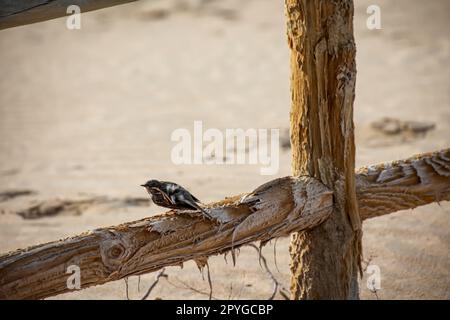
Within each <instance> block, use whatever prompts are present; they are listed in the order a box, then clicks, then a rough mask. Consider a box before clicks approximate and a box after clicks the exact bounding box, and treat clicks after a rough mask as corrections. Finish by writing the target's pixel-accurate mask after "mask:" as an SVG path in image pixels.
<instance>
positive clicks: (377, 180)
mask: <svg viewBox="0 0 450 320" xmlns="http://www.w3.org/2000/svg"><path fill="white" fill-rule="evenodd" d="M356 184H357V197H358V203H359V210H360V214H361V218H362V219H369V218H373V217H378V216H381V215H385V214H389V213H392V212H396V211H399V210H404V209H413V208H416V207H418V206H422V205H425V204H428V203H432V202H440V201H444V200H450V149H445V150H441V151H437V152H433V153H426V154H420V155H417V156H414V157H411V158H409V159H406V160H400V161H392V162H388V163H382V164H378V165H373V166H368V167H363V168H360V169H359V170H358V171H357V175H356Z"/></svg>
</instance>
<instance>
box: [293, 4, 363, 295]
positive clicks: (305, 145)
mask: <svg viewBox="0 0 450 320" xmlns="http://www.w3.org/2000/svg"><path fill="white" fill-rule="evenodd" d="M286 16H287V36H288V44H289V47H290V50H291V91H292V106H291V143H292V150H293V158H292V170H293V175H294V176H298V175H308V176H312V177H315V178H317V179H319V180H320V181H322V183H324V184H325V185H326V186H327V187H329V188H330V189H331V190H333V191H334V203H335V209H334V212H333V213H332V216H331V217H330V218H329V219H328V220H327V221H326V222H324V223H323V224H322V225H320V226H318V227H316V228H315V229H313V230H310V231H305V232H301V233H296V234H294V235H293V237H292V242H291V247H290V252H291V259H292V261H291V272H292V278H291V295H292V298H293V299H357V298H358V297H359V293H358V281H357V280H358V270H359V268H360V259H361V258H360V257H361V219H360V216H359V213H358V203H357V201H356V192H355V173H354V171H355V144H354V134H353V132H354V130H353V100H354V97H355V78H356V67H355V53H356V48H355V42H354V38H353V2H352V0H335V1H330V0H286Z"/></svg>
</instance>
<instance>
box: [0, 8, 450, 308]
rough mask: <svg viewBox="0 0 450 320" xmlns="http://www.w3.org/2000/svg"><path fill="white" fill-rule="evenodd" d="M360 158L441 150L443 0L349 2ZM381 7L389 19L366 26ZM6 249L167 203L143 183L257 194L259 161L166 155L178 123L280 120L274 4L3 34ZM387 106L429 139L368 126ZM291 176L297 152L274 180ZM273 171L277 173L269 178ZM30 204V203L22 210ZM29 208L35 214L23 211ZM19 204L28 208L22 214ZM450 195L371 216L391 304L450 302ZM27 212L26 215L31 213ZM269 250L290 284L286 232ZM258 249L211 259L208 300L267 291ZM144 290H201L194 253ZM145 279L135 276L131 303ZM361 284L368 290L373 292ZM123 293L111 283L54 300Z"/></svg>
mask: <svg viewBox="0 0 450 320" xmlns="http://www.w3.org/2000/svg"><path fill="white" fill-rule="evenodd" d="M355 2H356V4H355V37H356V43H357V50H358V52H357V65H358V67H357V68H358V77H357V92H356V101H355V124H356V140H357V160H356V161H357V166H362V165H367V164H372V163H378V162H383V161H387V160H392V159H400V158H404V157H408V156H410V155H412V154H415V153H420V152H425V151H433V150H437V149H441V148H445V147H449V145H450V106H449V102H450V100H449V78H448V77H449V74H450V63H449V62H450V60H449V57H450V56H449V53H450V51H449V36H448V30H449V25H450V23H449V22H448V17H447V15H448V12H449V10H450V2H448V1H447V0H433V1H428V2H427V5H426V6H424V5H423V3H422V1H420V0H414V1H413V0H401V1H388V0H384V1H375V2H374V1H365V0H364V1H360V0H358V1H355ZM370 4H378V5H379V6H380V8H381V14H382V15H381V18H382V29H381V30H372V31H371V30H368V29H367V28H366V18H367V14H366V8H367V6H368V5H370ZM0 57H1V59H0V70H1V71H2V72H1V77H0V192H3V193H4V192H7V191H14V190H16V191H17V190H31V191H34V193H32V194H29V195H22V196H17V197H12V198H7V197H6V196H4V197H2V198H0V213H1V214H0V252H7V251H9V250H13V249H16V248H20V247H25V246H28V245H33V244H37V243H41V242H45V241H51V240H55V239H59V238H62V237H66V236H69V235H73V234H77V233H80V232H83V231H85V230H89V229H93V228H97V227H100V226H108V225H114V224H118V223H121V222H124V221H130V220H135V219H139V218H141V217H145V216H148V215H149V214H154V213H158V212H161V211H162V210H161V209H160V208H158V207H156V206H154V205H151V206H148V205H147V204H145V203H144V204H143V203H142V202H139V201H137V202H136V205H135V206H130V205H127V204H126V203H123V201H120V199H122V198H124V197H132V198H142V197H146V194H145V193H144V191H143V190H142V188H141V187H139V186H138V185H139V184H140V183H142V182H144V181H145V180H146V179H147V178H150V177H152V178H156V179H165V180H172V181H176V182H179V183H180V184H182V185H184V186H186V187H187V188H188V189H189V190H191V191H192V192H193V193H194V194H195V195H197V196H198V197H199V198H201V199H202V201H204V202H208V201H213V200H218V199H222V198H223V197H225V196H228V195H232V194H238V193H241V192H246V191H249V190H252V189H253V188H255V187H256V186H258V185H259V184H261V183H263V182H265V181H267V180H268V179H269V177H267V176H262V175H260V174H259V166H255V165H228V166H224V165H222V166H221V165H210V166H203V165H182V166H176V165H174V164H173V163H172V162H171V159H170V152H171V148H172V147H173V145H174V144H173V142H171V141H170V134H171V132H172V131H173V130H175V129H177V128H187V129H189V130H192V128H193V121H194V120H202V121H203V125H204V126H205V128H219V129H225V128H244V129H247V128H280V129H286V128H288V126H289V120H288V119H289V104H290V101H289V97H290V93H289V63H288V61H289V60H288V49H287V45H286V38H285V22H284V11H283V3H282V1H255V0H253V1H237V0H235V1H231V0H228V1H175V0H173V1H142V2H138V3H135V4H129V5H123V6H119V7H115V8H111V9H106V10H102V11H97V12H93V13H86V14H83V15H82V29H81V30H76V31H69V30H67V29H66V28H65V19H57V20H53V21H48V22H45V23H39V24H35V25H30V26H24V27H18V28H14V29H9V30H4V31H0ZM385 116H390V117H393V118H397V119H400V120H402V121H408V120H415V121H423V122H427V123H428V122H429V123H432V124H434V125H435V128H434V129H433V130H431V131H429V132H428V133H427V134H425V135H408V134H403V133H399V134H396V135H392V136H386V135H382V134H380V133H377V132H376V131H375V130H374V129H372V127H371V123H372V122H374V121H377V120H380V119H381V118H383V117H385ZM289 172H290V151H289V150H283V151H282V152H281V154H280V170H279V172H278V173H277V175H276V176H284V175H288V174H289ZM270 178H274V177H270ZM93 197H94V198H95V197H108V199H110V198H111V199H119V201H103V202H102V201H100V202H94V203H93V204H91V205H86V206H80V207H79V208H78V207H76V206H75V209H73V208H72V210H65V211H63V212H60V213H58V214H55V215H54V216H48V217H39V218H35V219H29V217H30V216H29V214H31V216H32V215H33V212H31V213H30V211H29V208H30V207H32V206H33V205H36V204H39V203H41V202H42V201H44V202H45V203H52V202H54V201H55V199H90V198H93ZM27 210H28V211H27ZM27 212H28V213H29V214H28V215H27ZM18 213H21V214H22V215H19V214H18ZM449 213H450V205H449V204H448V203H442V204H441V205H440V206H439V205H437V204H434V205H428V206H425V207H421V208H418V209H416V210H413V211H402V212H398V213H395V214H391V215H388V216H384V217H380V218H376V219H372V220H370V221H367V222H365V224H364V239H363V240H364V256H365V259H366V260H367V261H369V260H370V263H371V264H373V265H377V266H379V267H380V271H381V290H379V291H378V292H377V295H378V297H380V298H385V299H431V298H433V299H434V298H436V299H449V298H450V256H449V247H450V246H449V245H450V217H449ZM23 216H25V217H28V218H27V219H25V218H23ZM273 244H274V243H272V244H270V245H269V246H267V247H265V249H264V253H265V255H266V256H267V259H268V260H269V265H270V266H271V268H272V269H273V270H274V272H275V275H276V276H277V278H278V279H279V280H280V281H281V282H283V283H284V284H285V285H286V287H288V286H289V255H288V245H289V239H287V238H286V239H279V240H278V242H277V264H278V267H279V271H277V270H276V268H275V267H274V263H273V258H272V256H273V255H272V252H273ZM257 261H258V260H257V255H256V253H255V252H253V249H251V248H243V249H242V250H241V254H240V256H239V258H238V263H237V266H235V267H233V266H232V265H231V264H230V263H228V264H226V262H225V260H224V258H223V257H222V256H219V257H214V258H212V259H211V276H212V279H213V286H214V287H213V294H214V297H217V298H224V299H242V298H257V299H265V298H267V297H268V296H269V295H270V293H271V286H272V284H271V282H270V281H269V280H268V278H267V276H266V275H265V273H264V271H263V270H262V269H261V268H260V267H259V265H258V262H257ZM166 272H167V273H168V274H169V278H168V281H167V280H162V281H161V284H160V285H159V286H158V287H157V289H156V290H155V291H154V292H153V293H152V295H151V296H150V298H156V297H160V298H162V299H170V298H172V299H198V298H205V296H204V295H203V294H202V293H198V292H195V291H194V289H192V288H195V289H196V290H199V291H207V288H208V287H207V282H206V281H204V280H203V279H202V275H201V274H200V273H199V272H198V270H197V268H196V266H195V265H194V263H192V262H189V263H186V264H185V266H184V268H183V269H180V268H178V267H172V268H167V271H166ZM153 277H154V275H151V274H150V275H146V276H143V277H142V278H141V282H140V291H139V292H138V288H137V282H138V280H137V278H136V277H134V278H131V279H130V280H129V287H130V297H131V298H138V297H140V296H142V295H143V293H144V291H145V289H146V288H147V287H148V285H149V284H150V282H151V281H152V279H153ZM366 277H367V274H366V275H365V277H364V278H363V279H362V280H361V297H362V298H363V299H375V298H376V296H375V294H374V293H371V292H370V291H369V290H368V289H367V287H366ZM56 298H57V299H125V283H124V281H117V282H113V283H108V284H105V285H103V286H98V287H93V288H89V289H86V290H82V291H80V292H74V293H70V294H65V295H61V296H58V297H56Z"/></svg>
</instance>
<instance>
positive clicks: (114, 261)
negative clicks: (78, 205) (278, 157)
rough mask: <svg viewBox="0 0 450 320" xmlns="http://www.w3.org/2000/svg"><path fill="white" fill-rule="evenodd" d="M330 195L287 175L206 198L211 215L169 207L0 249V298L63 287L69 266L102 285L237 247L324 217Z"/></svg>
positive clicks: (40, 294) (86, 281)
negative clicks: (118, 222) (217, 199)
mask: <svg viewBox="0 0 450 320" xmlns="http://www.w3.org/2000/svg"><path fill="white" fill-rule="evenodd" d="M332 198H333V196H332V193H331V191H329V190H328V189H327V188H326V187H325V186H324V185H323V184H321V183H320V182H318V181H317V180H316V179H313V178H307V177H302V178H292V177H286V178H281V179H276V180H273V181H270V182H268V183H266V184H264V185H262V186H261V187H259V188H258V189H256V190H255V191H254V192H252V193H250V194H246V195H242V196H236V197H232V198H228V199H226V200H224V201H222V202H218V203H215V204H212V205H210V209H209V212H210V214H211V215H212V216H213V217H215V218H216V219H217V221H215V222H212V221H209V220H204V219H203V218H202V215H201V214H199V213H195V212H192V211H190V212H181V211H170V212H168V213H166V214H163V215H159V216H154V217H151V218H147V219H143V220H140V221H135V222H130V223H126V224H122V225H119V226H115V227H109V228H102V229H97V230H94V231H92V232H88V233H85V234H82V235H79V236H76V237H72V238H68V239H63V240H60V241H55V242H51V243H47V244H41V245H37V246H34V247H30V248H26V249H22V250H17V251H14V252H11V253H9V254H6V255H2V256H0V298H1V299H42V298H46V297H49V296H53V295H56V294H60V293H64V292H69V291H71V290H69V289H68V288H67V279H68V277H69V276H70V274H67V273H66V270H67V268H68V267H69V266H70V265H77V266H79V267H80V270H81V287H82V288H86V287H89V286H92V285H98V284H102V283H105V282H108V281H113V280H118V279H122V278H125V277H128V276H131V275H139V274H144V273H148V272H152V271H155V270H158V269H160V268H162V267H165V266H171V265H180V264H182V263H183V262H185V261H188V260H194V261H196V262H197V264H198V265H199V267H201V268H202V267H204V266H205V263H207V257H209V256H211V255H215V254H220V253H224V252H227V251H230V250H231V252H232V257H233V261H234V258H235V257H234V249H235V248H238V247H239V246H241V245H243V244H246V243H250V242H254V241H261V242H262V243H265V242H267V241H269V240H270V239H273V238H275V237H280V236H287V235H289V234H290V233H291V232H293V231H294V230H304V229H306V228H310V227H312V226H315V225H318V224H320V223H321V222H323V221H324V220H325V219H326V218H327V217H328V216H329V214H330V212H331V210H332V208H333V199H332Z"/></svg>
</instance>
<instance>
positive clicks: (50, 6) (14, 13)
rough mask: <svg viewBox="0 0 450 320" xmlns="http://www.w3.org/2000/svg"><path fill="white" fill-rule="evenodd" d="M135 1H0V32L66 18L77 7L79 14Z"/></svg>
mask: <svg viewBox="0 0 450 320" xmlns="http://www.w3.org/2000/svg"><path fill="white" fill-rule="evenodd" d="M133 1H136V0H0V30H1V29H6V28H12V27H17V26H22V25H26V24H31V23H36V22H41V21H46V20H51V19H55V18H59V17H64V16H67V8H68V7H69V6H70V5H77V6H79V7H80V9H81V13H83V12H88V11H93V10H98V9H103V8H107V7H112V6H117V5H120V4H124V3H129V2H133Z"/></svg>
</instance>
